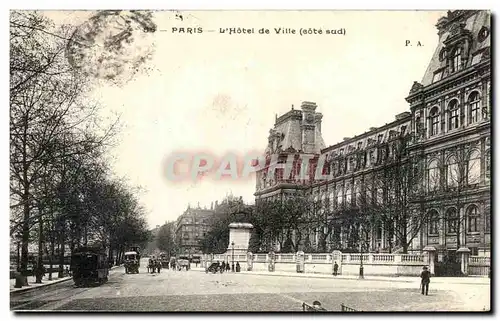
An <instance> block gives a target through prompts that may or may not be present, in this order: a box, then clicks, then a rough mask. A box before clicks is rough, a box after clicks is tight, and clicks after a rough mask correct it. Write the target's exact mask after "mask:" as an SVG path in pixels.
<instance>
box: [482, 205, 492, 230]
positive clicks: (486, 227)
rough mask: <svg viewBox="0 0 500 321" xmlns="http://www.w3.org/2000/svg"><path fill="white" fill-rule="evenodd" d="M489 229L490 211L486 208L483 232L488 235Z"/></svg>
mask: <svg viewBox="0 0 500 321" xmlns="http://www.w3.org/2000/svg"><path fill="white" fill-rule="evenodd" d="M490 228H491V209H490V208H489V207H488V208H486V210H485V211H484V231H485V232H486V233H490V231H491V230H490Z"/></svg>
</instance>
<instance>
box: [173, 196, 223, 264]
mask: <svg viewBox="0 0 500 321" xmlns="http://www.w3.org/2000/svg"><path fill="white" fill-rule="evenodd" d="M216 206H217V205H216ZM214 214H215V210H214V209H213V206H212V208H211V209H206V208H200V206H199V205H198V207H197V208H192V207H191V206H188V208H187V209H186V211H184V213H182V215H181V216H179V218H178V219H177V222H176V228H175V242H176V244H177V246H178V247H179V253H181V254H198V253H202V251H201V246H200V243H199V242H200V240H202V239H203V237H204V236H205V234H206V233H208V231H209V230H210V222H211V218H212V217H213V215H214Z"/></svg>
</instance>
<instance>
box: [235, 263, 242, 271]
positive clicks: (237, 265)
mask: <svg viewBox="0 0 500 321" xmlns="http://www.w3.org/2000/svg"><path fill="white" fill-rule="evenodd" d="M240 271H241V266H240V262H236V272H240Z"/></svg>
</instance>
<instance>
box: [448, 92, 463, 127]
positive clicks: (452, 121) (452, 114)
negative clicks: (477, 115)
mask: <svg viewBox="0 0 500 321" xmlns="http://www.w3.org/2000/svg"><path fill="white" fill-rule="evenodd" d="M459 126H460V109H459V108H458V100H456V99H453V100H452V101H450V103H449V104H448V130H453V129H456V128H458V127H459Z"/></svg>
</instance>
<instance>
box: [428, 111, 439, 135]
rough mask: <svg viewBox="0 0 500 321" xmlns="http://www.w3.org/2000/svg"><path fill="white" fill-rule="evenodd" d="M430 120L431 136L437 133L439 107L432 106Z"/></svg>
mask: <svg viewBox="0 0 500 321" xmlns="http://www.w3.org/2000/svg"><path fill="white" fill-rule="evenodd" d="M430 121H431V126H430V127H431V136H434V135H437V134H438V133H439V108H438V107H434V108H432V110H431V113H430Z"/></svg>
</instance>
